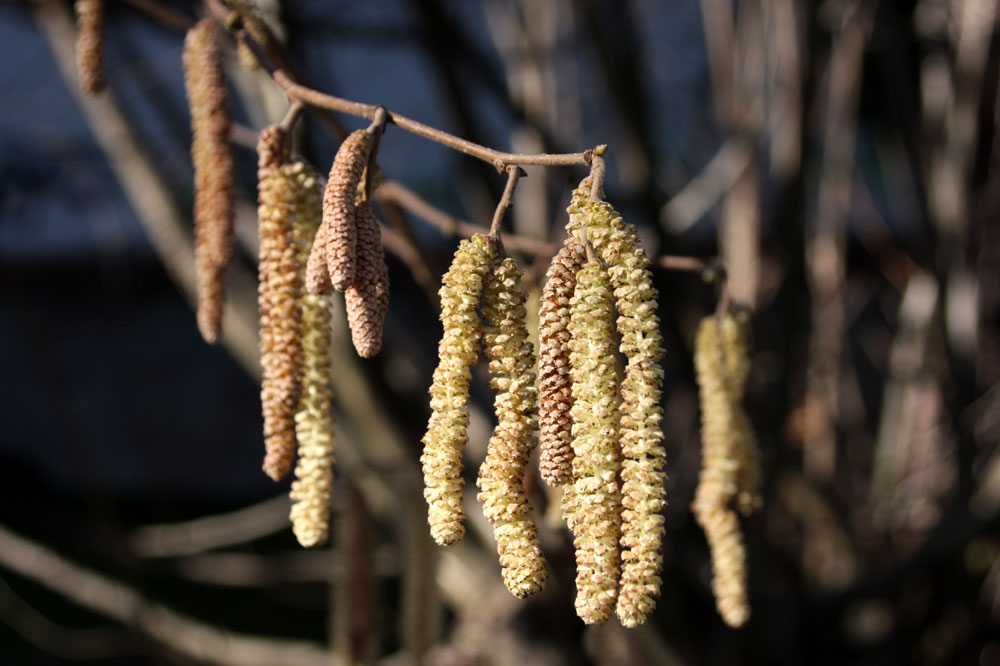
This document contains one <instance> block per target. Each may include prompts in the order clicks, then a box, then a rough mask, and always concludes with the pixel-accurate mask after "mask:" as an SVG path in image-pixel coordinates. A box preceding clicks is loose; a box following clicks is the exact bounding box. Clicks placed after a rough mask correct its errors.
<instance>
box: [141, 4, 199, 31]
mask: <svg viewBox="0 0 1000 666" xmlns="http://www.w3.org/2000/svg"><path fill="white" fill-rule="evenodd" d="M124 2H125V3H126V4H128V5H132V8H133V9H135V10H137V11H140V12H143V13H145V14H147V15H148V16H150V17H151V18H152V19H153V20H155V21H156V22H157V23H160V24H161V25H164V26H166V27H168V28H172V29H174V30H189V29H190V28H191V26H193V25H194V23H195V22H194V19H192V18H191V17H189V16H187V15H185V14H181V13H180V12H177V11H174V10H173V9H171V8H170V7H168V6H167V5H164V4H161V3H159V2H154V1H153V0H124Z"/></svg>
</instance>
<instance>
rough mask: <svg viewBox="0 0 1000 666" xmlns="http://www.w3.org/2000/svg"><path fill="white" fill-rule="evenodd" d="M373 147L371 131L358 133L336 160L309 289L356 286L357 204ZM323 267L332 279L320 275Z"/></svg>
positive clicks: (342, 147) (313, 254)
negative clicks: (359, 185)
mask: <svg viewBox="0 0 1000 666" xmlns="http://www.w3.org/2000/svg"><path fill="white" fill-rule="evenodd" d="M371 145H372V135H371V134H369V133H368V131H367V130H363V129H361V130H356V131H354V132H351V134H350V135H348V137H347V138H346V139H344V142H343V143H342V144H340V149H339V150H338V151H337V156H336V157H335V158H334V159H333V165H332V166H331V167H330V176H329V178H328V179H327V182H326V191H325V192H324V193H323V223H322V225H321V226H320V230H319V232H317V236H316V240H315V241H314V244H313V249H312V252H311V254H310V256H309V265H308V267H307V275H306V278H307V280H308V283H307V285H306V286H307V288H308V289H309V291H311V292H313V293H323V292H324V291H328V289H329V287H328V285H327V282H329V283H330V284H331V285H332V286H333V288H334V289H336V290H337V291H346V290H347V288H348V287H350V286H351V285H352V284H354V273H355V264H356V262H357V228H356V227H355V224H354V202H355V196H356V194H357V191H358V183H359V182H360V180H361V175H362V174H363V173H364V170H365V165H366V164H367V163H368V152H369V151H370V150H371ZM323 266H325V267H326V269H327V271H328V276H329V277H328V278H325V279H324V278H323V277H322V276H321V275H320V274H319V270H320V269H321V267H323Z"/></svg>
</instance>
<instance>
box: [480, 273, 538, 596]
mask: <svg viewBox="0 0 1000 666" xmlns="http://www.w3.org/2000/svg"><path fill="white" fill-rule="evenodd" d="M526 299H527V292H526V291H525V289H524V284H523V283H522V281H521V271H520V270H519V269H518V267H517V264H516V263H515V262H514V260H513V259H511V258H509V257H508V258H506V259H504V260H503V261H502V262H500V263H499V265H498V266H497V267H496V268H495V270H494V271H493V272H492V274H490V275H488V276H487V277H486V286H485V290H484V294H483V318H484V319H485V321H486V326H485V328H484V330H483V345H484V351H485V352H486V356H487V357H488V358H489V360H490V376H491V380H490V385H491V386H492V387H493V389H494V390H495V391H496V400H495V401H494V407H495V409H496V413H497V427H496V430H494V431H493V437H491V438H490V443H489V447H488V449H487V453H486V459H485V460H484V461H483V464H482V465H481V466H480V468H479V479H478V485H479V490H480V492H479V495H478V497H479V501H480V502H482V503H483V513H484V514H485V515H486V518H487V519H488V520H489V521H490V523H491V524H492V525H493V532H494V534H495V536H496V539H497V552H498V553H499V555H500V566H501V568H502V573H503V582H504V585H506V586H507V589H508V590H510V591H511V593H512V594H513V595H514V596H516V597H519V598H521V599H523V598H525V597H527V596H529V595H531V594H534V593H535V592H537V591H538V590H540V589H541V588H542V585H543V584H544V583H545V557H544V556H543V555H542V549H541V546H540V545H539V543H538V528H537V526H536V525H535V519H534V517H533V515H532V509H531V504H530V502H529V501H528V497H527V495H526V494H525V492H524V476H525V470H526V468H527V465H528V458H529V456H530V455H531V450H532V449H533V448H534V446H535V432H534V431H535V418H536V398H537V393H536V389H535V371H534V367H535V354H534V350H533V349H532V345H531V343H530V342H529V341H528V329H527V327H526V325H525V323H524V319H525V315H526V312H525V307H524V302H525V300H526Z"/></svg>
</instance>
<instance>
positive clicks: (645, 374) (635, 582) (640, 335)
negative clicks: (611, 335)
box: [568, 179, 666, 627]
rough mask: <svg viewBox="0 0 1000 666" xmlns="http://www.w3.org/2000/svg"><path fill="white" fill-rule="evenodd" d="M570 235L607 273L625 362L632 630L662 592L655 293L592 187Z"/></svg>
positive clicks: (662, 460) (625, 585) (580, 193)
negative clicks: (589, 248) (580, 234)
mask: <svg viewBox="0 0 1000 666" xmlns="http://www.w3.org/2000/svg"><path fill="white" fill-rule="evenodd" d="M569 213H570V224H569V225H568V228H569V230H570V231H571V233H576V232H577V231H579V230H584V231H585V232H586V234H587V239H588V240H589V241H590V242H591V243H592V244H593V246H594V248H595V250H596V251H597V254H598V256H599V257H600V258H601V259H602V260H603V261H604V263H605V264H606V265H607V266H608V274H609V277H610V280H611V285H612V287H613V288H614V294H615V298H616V306H617V309H618V332H619V333H620V334H621V345H620V350H621V352H622V354H624V356H625V359H626V366H625V376H624V379H623V380H622V385H621V397H622V402H621V451H622V472H621V480H622V505H623V507H624V512H623V515H622V521H623V522H622V544H621V545H622V576H621V588H620V590H619V598H618V608H617V613H618V618H619V620H621V622H622V624H623V625H625V626H627V627H634V626H636V625H638V624H641V623H642V622H644V621H645V620H646V618H647V617H648V616H649V614H650V613H651V612H652V610H653V607H654V606H655V599H656V597H657V596H658V594H659V589H660V583H661V580H660V569H661V567H662V556H661V554H660V550H661V547H662V542H663V534H664V528H663V515H662V511H663V508H664V507H665V506H666V488H665V483H666V473H665V472H664V467H665V465H666V454H665V451H664V449H663V446H662V439H663V431H662V430H661V429H660V421H661V420H662V418H663V409H662V407H661V406H660V396H661V386H662V383H663V369H662V368H661V367H660V363H659V361H660V359H661V358H662V357H663V347H662V338H661V335H660V320H659V318H658V317H657V314H656V307H657V298H658V294H657V291H656V288H655V287H654V286H653V283H652V275H651V272H650V264H649V260H648V259H647V258H646V253H645V251H644V250H643V249H642V246H641V245H640V244H639V236H638V233H637V232H636V230H635V228H634V227H633V226H632V225H630V224H626V223H625V222H624V221H623V220H622V218H621V216H620V215H618V213H617V212H616V211H615V210H614V208H612V207H611V205H610V204H608V203H606V202H604V201H599V200H592V199H590V180H589V179H585V180H584V182H583V183H581V185H580V187H579V188H578V189H577V190H576V191H575V192H574V194H573V199H572V201H571V203H570V207H569Z"/></svg>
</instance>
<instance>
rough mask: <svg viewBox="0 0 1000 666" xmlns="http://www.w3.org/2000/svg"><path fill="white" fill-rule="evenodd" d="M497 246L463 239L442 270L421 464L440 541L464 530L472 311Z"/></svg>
mask: <svg viewBox="0 0 1000 666" xmlns="http://www.w3.org/2000/svg"><path fill="white" fill-rule="evenodd" d="M494 252H495V247H494V244H493V243H492V242H490V241H489V239H487V238H486V236H473V237H472V238H470V239H468V240H463V241H462V242H461V244H459V246H458V250H457V251H456V252H455V258H454V260H453V261H452V264H451V267H450V268H449V269H448V272H447V273H445V275H444V278H443V283H442V285H441V290H440V291H439V292H438V294H439V295H440V297H441V323H442V325H443V327H444V334H443V335H442V336H441V342H440V344H439V345H438V359H439V360H438V367H437V369H436V370H435V371H434V380H433V382H432V384H431V388H430V394H431V418H430V421H429V422H428V424H427V432H426V434H425V435H424V438H423V444H424V452H423V455H422V456H421V457H420V462H421V464H422V466H423V472H424V498H425V499H426V500H427V505H428V512H427V522H428V523H429V524H430V528H431V536H432V537H433V538H434V540H435V541H436V542H437V543H438V544H440V545H442V546H447V545H451V544H453V543H455V542H457V541H458V540H459V539H461V538H462V536H463V535H464V534H465V526H464V525H463V522H464V520H465V512H464V511H463V509H462V485H463V481H462V450H463V449H464V448H465V444H466V442H467V441H468V439H469V434H468V428H469V410H468V403H469V381H470V380H471V378H472V374H471V372H470V370H469V368H470V367H471V366H472V364H474V363H475V362H476V359H477V358H478V357H479V335H480V330H481V324H480V321H479V315H478V314H477V312H476V310H477V309H478V307H479V300H480V297H481V296H482V291H483V281H484V278H485V276H486V273H487V271H488V270H489V268H490V265H491V263H492V260H493V255H494Z"/></svg>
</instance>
